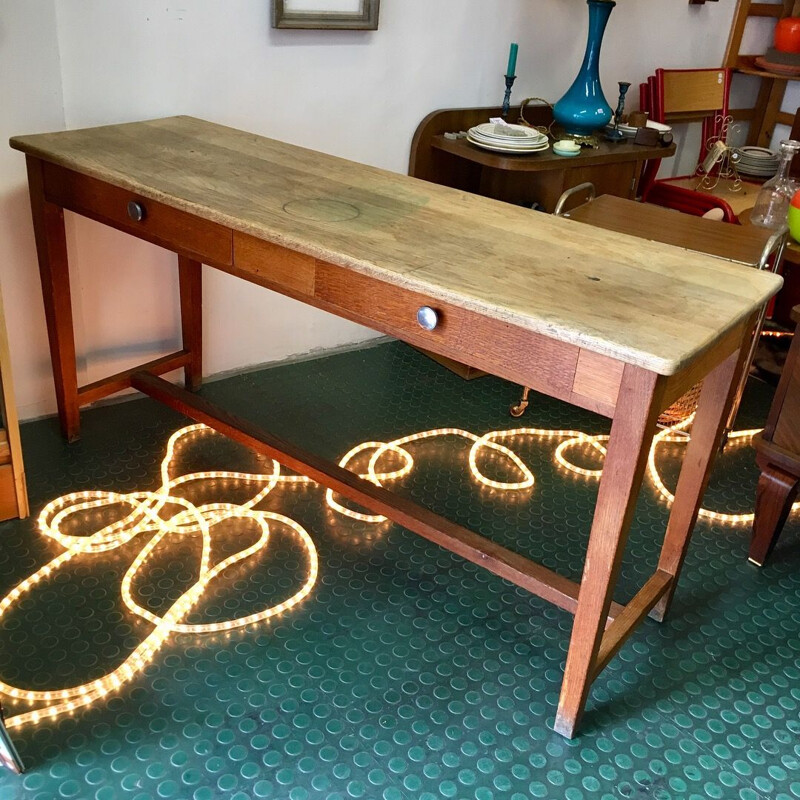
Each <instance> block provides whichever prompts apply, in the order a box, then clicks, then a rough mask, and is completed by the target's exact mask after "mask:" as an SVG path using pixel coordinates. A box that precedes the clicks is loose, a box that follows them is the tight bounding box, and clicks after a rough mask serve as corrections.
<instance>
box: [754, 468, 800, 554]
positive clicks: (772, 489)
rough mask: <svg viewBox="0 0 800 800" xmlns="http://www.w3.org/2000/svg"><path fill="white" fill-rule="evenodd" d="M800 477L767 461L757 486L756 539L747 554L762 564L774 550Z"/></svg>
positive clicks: (799, 485) (799, 482) (795, 495)
mask: <svg viewBox="0 0 800 800" xmlns="http://www.w3.org/2000/svg"><path fill="white" fill-rule="evenodd" d="M799 487H800V477H798V476H797V475H791V474H789V473H788V472H784V471H783V470H782V469H779V468H778V467H776V466H774V465H773V464H764V465H763V466H762V468H761V477H760V478H759V479H758V488H757V489H756V508H755V519H754V520H753V541H752V542H751V544H750V552H749V553H748V554H747V557H748V559H749V560H750V561H752V562H753V563H754V564H757V565H758V566H759V567H760V566H763V564H764V562H765V561H766V560H767V557H768V556H769V554H770V553H771V552H772V548H773V547H774V546H775V542H776V541H777V540H778V536H779V534H780V532H781V529H782V528H783V525H784V523H785V522H786V518H787V517H788V516H789V510H790V509H791V507H792V503H793V502H794V499H795V497H797V490H798V488H799Z"/></svg>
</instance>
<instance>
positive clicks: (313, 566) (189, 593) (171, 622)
mask: <svg viewBox="0 0 800 800" xmlns="http://www.w3.org/2000/svg"><path fill="white" fill-rule="evenodd" d="M692 419H693V417H689V418H687V419H686V420H684V421H683V422H681V423H679V424H677V425H675V426H673V427H671V428H668V429H666V430H663V431H661V432H659V433H658V434H657V435H656V436H655V437H654V439H653V443H652V446H651V449H650V453H649V457H648V471H649V475H650V478H651V479H652V481H653V484H654V486H655V488H656V490H657V491H658V492H659V494H660V495H661V496H662V497H663V498H664V499H665V500H666V501H667V502H668V503H671V502H672V501H673V500H674V495H673V494H672V492H670V491H669V489H667V487H666V485H665V483H664V481H663V479H662V478H661V475H660V473H659V471H658V466H657V463H656V453H657V450H658V447H659V446H660V445H661V444H663V443H682V444H685V443H687V442H688V441H689V438H690V437H689V434H688V433H687V429H688V428H689V426H690V425H691V422H692ZM757 432H758V431H757V430H747V431H736V432H734V433H731V435H730V437H729V440H742V441H744V440H747V439H749V438H751V437H752V436H753V435H755V434H756V433H757ZM209 433H211V434H214V432H213V431H212V430H211V429H210V428H207V427H206V426H205V425H189V426H187V427H185V428H182V429H181V430H178V431H176V432H175V433H174V434H173V435H172V436H171V437H170V439H169V442H168V444H167V450H166V454H165V456H164V459H163V461H162V462H161V470H160V474H161V486H160V487H159V488H158V489H157V490H155V491H152V492H149V491H142V492H132V493H130V494H119V493H115V492H100V491H84V492H73V493H71V494H68V495H64V496H63V497H60V498H58V499H56V500H53V501H52V502H50V503H48V504H47V505H46V506H45V507H44V509H43V510H42V512H41V513H40V515H39V519H38V524H39V529H40V531H41V533H42V534H43V535H44V536H47V537H49V538H51V539H53V540H54V541H56V542H58V543H59V544H60V545H61V546H62V547H63V548H64V552H63V553H61V554H60V555H58V556H57V557H56V558H54V559H53V560H52V561H50V562H49V563H48V564H45V565H44V566H43V567H41V568H40V569H39V570H37V571H36V572H34V573H33V574H32V575H30V576H29V577H28V578H26V579H25V580H23V581H22V582H21V583H20V584H18V585H17V586H16V587H15V588H14V589H12V590H11V591H10V592H9V593H8V594H7V595H6V596H5V597H4V598H3V599H2V601H0V619H2V617H3V616H4V615H5V614H6V613H7V612H8V611H9V609H11V608H13V607H14V606H15V605H16V604H17V603H18V602H19V601H20V599H21V598H22V597H23V596H24V595H25V594H27V593H29V592H30V591H31V590H32V589H33V588H34V587H36V586H37V585H38V584H39V583H40V582H41V581H43V580H45V579H46V578H48V577H49V576H51V575H52V574H53V573H55V572H57V571H58V570H59V569H61V568H62V567H63V566H64V565H66V564H67V563H69V562H70V561H71V560H72V559H73V558H76V557H79V556H90V555H93V554H97V553H105V552H108V551H110V550H114V549H116V548H118V547H121V546H122V545H124V544H126V543H128V542H130V541H132V540H133V539H134V538H135V537H137V536H147V535H149V536H150V538H149V539H148V540H147V542H146V543H145V544H144V545H143V547H142V549H141V550H140V551H139V553H138V554H137V555H136V557H135V558H134V560H133V562H132V563H131V565H130V567H129V568H128V569H127V571H126V573H125V575H124V577H123V579H122V584H121V596H122V600H123V603H124V604H125V606H126V607H127V608H128V609H129V610H130V611H131V612H132V613H134V614H137V615H138V616H140V617H142V618H143V619H145V620H147V621H148V622H149V623H151V624H152V625H153V630H152V631H151V632H150V634H149V635H148V636H147V637H146V638H145V639H144V640H143V641H142V642H141V643H140V644H139V645H138V647H137V648H136V649H135V650H134V651H133V652H132V653H131V654H130V655H129V656H128V657H127V658H126V659H125V660H124V661H123V663H122V664H120V666H118V667H117V668H116V669H114V670H112V671H111V672H109V673H107V674H106V675H104V676H102V677H100V678H97V679H96V680H93V681H90V682H88V683H85V684H82V685H80V686H76V687H72V688H67V689H54V690H44V691H34V690H28V689H20V688H17V687H14V686H11V685H9V684H7V683H5V682H4V681H2V680H0V694H5V695H6V696H7V697H11V698H14V699H15V700H18V701H27V702H29V703H35V704H40V705H41V706H42V707H40V708H38V709H36V710H32V711H26V712H23V713H20V714H17V715H16V716H13V717H10V718H8V719H6V725H7V726H8V727H9V728H15V727H19V726H21V725H24V724H26V723H36V722H39V721H41V720H46V719H54V718H56V717H59V716H61V715H64V714H69V713H71V712H73V711H75V710H76V709H78V708H80V707H82V706H87V705H89V704H91V703H93V702H95V701H96V700H98V699H100V698H102V697H104V696H106V695H108V694H109V693H111V692H113V691H116V690H117V689H118V688H119V687H120V686H122V685H123V684H124V683H126V682H128V681H130V680H131V679H132V678H133V677H134V676H136V675H137V674H138V673H139V672H140V671H141V670H142V669H144V667H145V666H146V665H147V664H149V663H150V662H151V661H152V660H153V658H154V657H155V655H156V653H157V652H158V650H159V649H160V648H161V647H162V646H163V644H164V643H165V642H166V641H167V639H168V638H169V637H170V636H171V635H172V634H173V633H194V634H204V633H217V632H223V631H230V630H232V629H234V628H239V627H243V626H245V625H250V624H253V623H257V622H262V621H264V620H266V619H269V618H270V617H273V616H275V615H277V614H280V613H282V612H284V611H287V610H288V609H290V608H292V607H293V606H295V605H296V604H297V603H299V602H300V601H301V600H303V598H305V597H306V596H307V595H308V594H309V593H310V592H311V590H312V588H313V586H314V584H315V582H316V579H317V573H318V558H317V551H316V548H315V547H314V543H313V542H312V540H311V537H310V536H309V535H308V533H307V532H306V531H305V529H304V528H303V527H301V526H300V525H299V524H298V523H297V522H295V521H294V520H291V519H289V518H288V517H285V516H283V515H281V514H277V513H275V512H272V511H265V510H258V509H257V506H258V505H259V504H261V503H262V502H263V501H264V500H265V499H266V498H267V496H268V495H269V494H270V492H272V491H273V489H275V488H276V487H277V486H279V485H282V484H289V485H302V484H314V481H312V480H311V479H310V478H307V477H305V476H303V475H286V474H283V473H282V472H281V467H280V465H279V464H278V463H277V462H276V461H274V460H273V461H271V466H270V467H269V471H268V472H265V473H246V472H231V471H206V472H193V473H189V474H186V475H181V476H178V477H174V478H173V477H171V475H170V468H171V466H172V462H173V460H174V458H175V450H176V448H177V446H178V444H179V442H181V440H183V439H185V438H186V437H189V436H195V435H200V434H209ZM214 435H217V434H214ZM441 436H455V437H459V438H463V439H466V440H468V441H470V442H472V446H471V448H470V451H469V457H468V466H469V470H470V473H471V475H472V477H473V478H474V479H475V480H476V481H477V482H478V483H480V484H481V485H483V486H485V487H487V488H489V489H492V490H495V491H498V492H520V491H524V490H527V489H531V488H532V487H533V486H534V483H535V478H534V475H533V472H532V471H531V470H530V468H529V467H528V466H527V465H526V464H525V463H524V462H523V461H522V459H521V458H520V457H519V456H518V455H517V454H516V453H515V452H514V451H513V450H512V449H511V448H510V447H508V446H506V445H505V444H501V442H507V441H509V440H513V439H519V438H523V437H527V438H530V437H533V438H537V439H545V440H554V439H560V440H561V441H560V442H559V444H558V446H557V447H556V449H555V453H554V458H555V461H556V463H557V464H558V465H559V466H561V467H562V468H564V469H566V470H569V471H571V472H573V473H575V474H577V475H580V476H583V477H585V478H589V479H598V478H599V477H600V475H601V474H602V470H601V469H589V468H586V467H581V466H579V465H577V464H575V463H573V462H572V461H570V460H569V458H568V457H567V454H568V453H569V452H570V451H571V450H573V449H575V448H583V449H584V450H589V451H590V452H593V453H594V454H595V455H596V456H599V457H604V456H605V454H606V447H605V443H606V442H607V441H608V438H609V437H608V436H605V435H596V436H593V435H589V434H586V433H583V432H582V431H575V430H550V429H547V428H515V429H513V430H498V431H491V432H490V433H487V434H484V435H483V436H477V435H476V434H474V433H471V432H469V431H466V430H462V429H460V428H437V429H435V430H429V431H423V432H421V433H416V434H413V435H410V436H405V437H402V438H400V439H395V440H394V441H392V442H364V443H362V444H359V445H357V446H356V447H354V448H352V449H351V450H350V451H349V452H347V453H346V454H345V455H344V456H343V457H342V459H341V460H340V462H339V464H340V466H342V467H345V468H351V469H352V467H353V465H354V463H355V462H356V461H357V459H359V457H361V459H360V460H361V461H362V462H363V460H364V459H365V458H366V455H367V454H368V453H370V451H371V455H370V456H369V461H368V463H367V466H366V472H364V473H360V475H361V477H362V478H365V479H366V480H368V481H370V482H372V483H373V484H375V485H377V486H380V485H383V484H385V483H389V482H392V481H397V480H400V479H402V478H404V477H406V476H407V475H409V473H411V471H412V470H413V468H414V459H413V457H412V455H411V453H409V452H408V450H407V449H406V447H407V446H408V445H411V444H414V443H415V442H421V441H425V440H429V439H433V438H436V437H441ZM486 451H488V456H489V457H490V458H491V457H494V460H497V459H498V458H502V459H504V460H506V461H507V462H508V464H509V465H511V467H512V468H513V469H514V470H516V471H517V473H518V476H519V478H518V480H515V481H514V480H506V481H499V480H494V479H492V478H490V477H488V476H487V475H486V474H485V473H484V472H483V471H482V469H481V468H480V466H479V463H478V462H479V459H481V458H486V457H487V453H486ZM390 454H391V455H393V456H394V457H395V458H397V459H399V460H400V465H399V466H397V467H395V468H392V469H386V470H384V471H380V470H379V464H380V463H381V462H382V461H383V460H384V459H387V458H388V457H389V456H390ZM202 481H223V482H229V483H238V484H244V485H247V484H252V485H254V486H255V487H256V491H255V492H254V493H253V495H252V496H251V497H250V498H249V499H248V500H247V501H246V502H244V503H241V504H236V503H224V502H217V503H208V504H203V505H196V504H194V503H192V502H190V501H189V500H187V499H186V498H184V497H182V496H181V495H180V494H176V491H178V490H180V489H181V487H185V486H187V485H189V484H192V483H198V482H202ZM325 497H326V501H327V503H328V505H329V506H330V508H332V509H333V510H334V511H336V512H338V513H340V514H342V515H344V516H347V517H350V518H352V519H356V520H360V521H363V522H368V523H380V522H384V521H385V519H386V518H385V517H383V516H380V515H375V514H366V513H363V512H360V511H356V510H353V509H350V508H347V507H345V506H344V505H342V504H341V503H339V502H338V501H337V499H336V496H335V495H334V493H333V492H332V491H331V490H327V491H326V494H325ZM115 508H119V509H124V510H125V511H126V512H127V513H125V515H124V516H122V517H121V518H120V519H118V520H116V521H115V522H113V523H110V524H108V525H105V526H103V527H102V528H100V530H97V531H95V532H94V533H91V534H89V535H83V536H76V535H72V534H67V533H65V532H64V531H63V530H62V526H64V525H65V524H67V522H68V521H69V520H70V518H71V517H73V516H74V515H76V514H82V513H84V512H88V511H95V510H101V509H105V510H109V509H115ZM798 508H800V502H798V503H795V505H794V508H793V510H797V509H798ZM700 516H702V517H705V518H707V519H712V520H715V521H717V522H722V523H725V524H737V523H745V522H751V521H752V519H753V514H726V513H722V512H718V511H711V510H708V509H701V510H700ZM234 519H236V520H241V521H242V522H243V523H244V525H245V527H253V528H255V530H256V531H257V532H258V533H259V536H258V539H257V540H256V541H255V542H254V543H253V544H251V545H249V546H248V547H245V548H243V549H242V550H240V551H238V552H237V553H234V554H233V555H230V556H228V557H227V558H225V559H223V560H221V561H220V562H219V563H217V564H214V565H212V563H211V562H212V550H213V548H212V544H213V539H214V534H215V531H216V529H217V527H218V526H220V525H221V524H222V523H225V522H228V521H230V520H234ZM270 523H273V524H275V525H276V526H277V527H280V526H283V527H284V528H287V529H289V530H290V531H291V532H292V533H293V534H294V535H295V536H296V537H297V538H298V539H299V541H300V542H301V544H302V545H303V547H304V548H305V552H306V557H307V562H308V564H307V573H306V577H305V581H304V582H303V585H302V586H301V587H300V588H299V589H298V590H297V591H296V592H295V594H293V595H292V596H290V597H289V598H287V599H286V600H283V601H282V602H280V603H278V604H277V605H274V606H271V607H269V608H265V609H262V610H261V611H258V612H254V613H252V614H249V615H247V616H243V617H239V618H237V619H232V620H227V621H224V622H216V623H205V624H193V623H188V622H186V618H187V616H188V615H189V613H190V612H191V610H192V609H193V608H194V607H195V606H196V605H197V604H198V603H199V601H200V600H201V599H202V598H203V595H204V594H205V593H206V590H207V589H208V586H209V584H210V583H211V582H212V581H213V580H215V579H216V578H217V577H218V576H219V575H221V574H222V573H223V572H224V571H225V570H226V569H227V568H228V567H230V566H232V565H234V564H236V563H240V562H244V561H245V560H247V559H249V558H251V557H253V556H255V555H256V554H258V553H260V552H262V551H264V550H265V549H266V547H267V545H268V543H269V540H270V536H271V532H270V527H269V525H270ZM173 536H182V537H185V536H194V537H197V536H199V537H200V540H201V554H200V566H199V575H198V578H197V580H196V581H195V583H193V584H192V585H191V586H190V587H189V588H188V589H187V590H186V591H185V592H183V594H181V596H180V597H179V598H178V599H177V600H176V601H175V602H174V603H173V604H172V605H171V606H170V607H169V608H168V609H167V611H166V612H165V613H164V614H163V615H159V614H156V613H154V612H153V611H150V610H149V609H146V608H144V607H143V606H142V605H141V604H140V603H139V602H138V601H137V600H136V598H135V596H134V592H133V585H134V582H135V580H136V578H137V576H138V575H139V573H140V572H142V570H143V569H144V567H145V566H146V565H147V562H148V560H149V559H150V558H151V556H152V555H153V553H155V552H156V550H157V549H158V547H159V545H160V544H161V543H162V542H164V541H165V539H167V538H168V537H173Z"/></svg>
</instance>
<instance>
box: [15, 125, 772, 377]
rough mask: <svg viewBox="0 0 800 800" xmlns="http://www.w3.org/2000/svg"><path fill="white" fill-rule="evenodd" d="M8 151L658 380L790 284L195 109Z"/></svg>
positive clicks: (36, 138) (39, 138)
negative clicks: (204, 116) (202, 116)
mask: <svg viewBox="0 0 800 800" xmlns="http://www.w3.org/2000/svg"><path fill="white" fill-rule="evenodd" d="M11 146H12V147H14V148H15V149H17V150H21V151H23V152H25V153H27V154H29V155H33V156H36V157H39V158H42V159H44V160H45V161H50V162H53V163H56V164H59V165H61V166H64V167H68V168H70V169H73V170H75V171H77V172H80V173H82V174H85V175H89V176H91V177H94V178H98V179H100V180H103V181H106V182H108V183H110V184H113V185H115V186H119V187H122V188H125V189H128V190H130V191H132V192H135V193H136V194H138V195H140V196H141V197H144V198H150V199H153V200H156V201H160V202H163V203H166V204H168V205H171V206H173V207H175V208H180V209H183V210H185V211H189V212H191V213H193V214H195V215H197V216H198V217H202V218H205V219H209V220H212V221H216V222H219V223H221V224H223V225H226V226H227V227H229V228H232V229H233V230H238V231H243V232H245V233H249V234H251V235H253V236H256V237H259V238H261V239H264V240H267V241H270V242H273V243H276V244H279V245H283V246H286V247H288V248H291V249H293V250H297V251H299V252H302V253H306V254H309V255H312V256H314V257H316V258H319V259H321V260H324V261H327V262H329V263H333V264H336V265H339V266H343V267H349V268H352V269H353V270H356V271H358V272H363V273H366V274H369V275H373V276H376V277H378V278H380V279H381V280H383V281H385V282H386V283H388V284H390V285H392V284H393V285H397V286H402V287H405V288H409V289H413V290H416V291H419V292H423V293H426V294H427V295H429V296H430V297H431V298H433V299H440V300H442V301H447V302H451V303H455V304H458V305H460V306H462V307H464V308H467V309H471V310H474V311H476V312H479V313H482V314H485V315H486V316H489V317H494V318H496V319H500V320H503V321H506V322H509V323H512V324H515V325H518V326H520V327H523V328H526V329H529V330H533V331H536V332H538V333H542V334H544V335H546V336H550V337H552V338H554V339H557V340H560V341H564V342H568V343H571V344H575V345H578V346H581V347H585V348H587V349H588V350H592V351H594V352H598V353H602V354H605V355H609V356H611V357H613V358H616V359H619V360H621V361H623V362H625V363H630V364H634V365H637V366H641V367H644V368H645V369H649V370H651V371H654V372H658V373H660V374H662V375H671V374H673V373H675V372H677V371H678V370H680V369H681V368H682V367H684V366H685V365H687V364H688V363H690V362H691V361H693V360H694V359H695V358H696V357H697V356H698V355H700V354H701V353H702V352H704V351H705V350H706V349H707V348H708V347H710V346H711V345H712V344H713V343H715V342H716V341H718V340H719V339H720V338H721V337H722V336H724V335H725V334H726V333H727V332H728V331H729V330H730V329H731V328H733V327H734V326H736V325H737V324H738V323H739V322H741V321H742V320H744V319H745V318H747V317H748V316H749V315H750V314H752V313H753V311H754V310H755V309H757V308H758V307H759V306H760V305H761V304H762V303H763V302H765V301H766V300H767V299H768V298H769V297H771V296H772V295H773V294H775V292H776V291H777V290H778V289H779V288H780V286H781V283H782V279H781V278H780V277H778V276H776V275H773V274H772V273H768V272H759V271H757V270H754V269H751V268H748V267H744V266H741V265H737V264H729V263H727V262H725V261H721V260H720V259H718V258H712V257H710V256H706V255H700V254H696V253H693V252H691V251H687V250H684V249H681V248H679V247H674V246H669V245H664V244H660V243H657V242H652V241H647V240H645V239H640V238H636V237H634V236H629V235H625V234H621V233H617V232H613V231H608V230H604V229H601V228H596V227H592V226H589V225H582V224H580V223H577V222H573V221H571V220H569V219H563V218H558V217H553V216H549V215H546V214H542V213H538V212H533V211H530V210H527V209H524V208H521V207H516V206H512V205H509V204H507V203H502V202H499V201H496V200H491V199H488V198H485V197H479V196H477V195H472V194H468V193H466V192H461V191H458V190H455V189H451V188H448V187H445V186H438V185H435V184H431V183H427V182H425V181H420V180H418V179H416V178H410V177H407V176H405V175H399V174H396V173H393V172H387V171H385V170H381V169H377V168H375V167H370V166H366V165H364V164H358V163H355V162H352V161H347V160H345V159H341V158H337V157H334V156H330V155H326V154H323V153H319V152H316V151H314V150H308V149H305V148H301V147H297V146H294V145H290V144H286V143H284V142H280V141H276V140H273V139H268V138H264V137H262V136H257V135H255V134H252V133H246V132H244V131H240V130H236V129H233V128H228V127H224V126H221V125H217V124H214V123H210V122H205V121H203V120H199V119H195V118H192V117H169V118H166V119H158V120H150V121H145V122H134V123H126V124H120V125H109V126H104V127H99V128H89V129H84V130H75V131H64V132H58V133H47V134H37V135H31V136H18V137H14V138H13V139H12V140H11Z"/></svg>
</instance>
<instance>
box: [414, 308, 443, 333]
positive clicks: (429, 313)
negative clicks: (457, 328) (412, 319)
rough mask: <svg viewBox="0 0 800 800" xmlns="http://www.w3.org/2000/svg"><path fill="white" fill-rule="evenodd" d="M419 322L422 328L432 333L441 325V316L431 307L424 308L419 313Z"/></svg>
mask: <svg viewBox="0 0 800 800" xmlns="http://www.w3.org/2000/svg"><path fill="white" fill-rule="evenodd" d="M417 322H418V323H419V326H420V328H424V329H425V330H426V331H432V330H433V329H434V328H435V327H436V326H437V325H438V324H439V315H438V314H437V313H436V312H435V311H434V310H433V309H432V308H431V307H430V306H422V308H420V310H419V311H417Z"/></svg>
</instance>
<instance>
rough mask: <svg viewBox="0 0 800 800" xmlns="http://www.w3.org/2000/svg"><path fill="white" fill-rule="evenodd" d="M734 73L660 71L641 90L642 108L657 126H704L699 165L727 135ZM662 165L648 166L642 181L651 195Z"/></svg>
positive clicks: (655, 163) (696, 70) (645, 189)
mask: <svg viewBox="0 0 800 800" xmlns="http://www.w3.org/2000/svg"><path fill="white" fill-rule="evenodd" d="M730 89H731V70H730V69H727V68H725V67H722V68H714V69H657V70H656V74H655V75H651V76H650V77H649V78H648V79H647V82H646V83H642V84H641V85H640V86H639V107H640V108H641V109H642V111H648V112H650V119H652V120H654V121H655V122H663V123H669V122H694V121H698V122H702V123H703V130H702V135H701V137H702V138H701V140H700V152H699V153H698V157H697V163H698V164H699V163H700V162H701V161H702V160H703V159H704V158H705V157H706V154H707V153H708V148H709V146H710V144H711V142H713V140H714V139H716V138H718V137H720V136H722V135H724V130H725V126H726V125H727V117H728V114H729V98H730ZM659 163H660V162H659V161H656V162H652V161H651V162H648V163H647V166H646V167H645V169H644V172H643V174H642V180H641V181H640V190H641V191H642V192H643V194H645V195H646V194H647V193H648V191H649V189H650V187H651V186H652V185H653V182H654V181H655V177H656V173H657V172H658V166H659Z"/></svg>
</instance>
